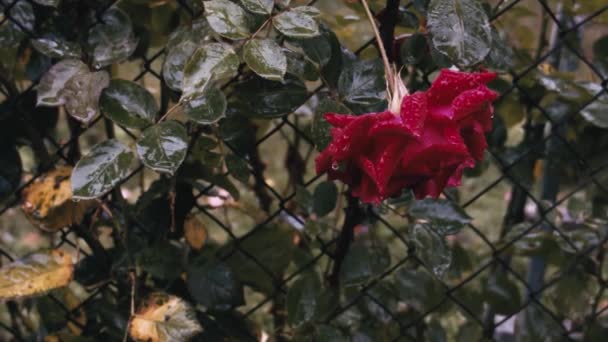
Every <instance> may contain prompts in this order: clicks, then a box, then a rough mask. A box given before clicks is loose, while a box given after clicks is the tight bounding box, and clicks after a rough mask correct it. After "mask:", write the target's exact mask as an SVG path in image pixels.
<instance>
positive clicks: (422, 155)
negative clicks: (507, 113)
mask: <svg viewBox="0 0 608 342" xmlns="http://www.w3.org/2000/svg"><path fill="white" fill-rule="evenodd" d="M495 77H496V75H495V74H494V73H490V72H481V73H464V72H457V71H451V70H447V69H444V70H442V71H441V72H440V74H439V76H438V77H437V79H436V80H435V81H434V82H433V84H432V85H431V87H430V88H429V89H428V90H427V91H424V92H418V93H415V94H413V95H409V96H405V97H404V98H403V100H402V103H401V113H400V115H399V116H397V115H395V114H393V113H391V112H389V111H387V112H382V113H370V114H365V115H361V116H353V115H340V114H333V113H328V114H326V115H325V118H326V119H327V121H328V122H329V123H330V124H331V125H332V126H334V128H332V131H331V135H332V141H331V143H330V144H329V146H328V147H327V148H326V149H325V150H324V151H323V152H322V153H321V154H320V155H319V156H318V157H317V159H316V160H315V162H316V171H317V173H322V172H327V173H328V175H329V178H330V179H339V180H341V181H343V182H344V183H346V184H349V185H350V186H351V188H352V193H353V195H354V196H357V197H360V199H361V201H363V202H365V203H379V202H381V201H382V200H383V199H385V198H388V197H392V196H397V195H399V194H400V193H401V191H402V190H403V189H404V188H407V187H411V188H412V189H413V191H414V194H415V195H416V198H423V197H425V196H432V197H437V196H439V194H441V191H443V189H444V188H445V187H446V186H457V185H460V180H461V178H462V172H463V170H464V168H466V167H469V168H470V167H474V166H475V163H476V161H480V160H481V159H482V158H483V153H484V151H485V149H486V148H487V143H486V139H485V133H486V132H489V131H490V130H491V129H492V114H493V112H494V110H493V107H492V101H494V100H495V99H496V97H497V96H498V95H497V94H496V93H495V92H493V91H492V90H490V89H488V88H487V87H486V84H487V83H488V82H489V81H491V80H493V79H494V78H495Z"/></svg>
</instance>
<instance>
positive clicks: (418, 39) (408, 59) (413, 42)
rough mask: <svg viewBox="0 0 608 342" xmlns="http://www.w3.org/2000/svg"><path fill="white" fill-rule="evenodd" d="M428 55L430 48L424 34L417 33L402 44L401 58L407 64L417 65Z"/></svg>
mask: <svg viewBox="0 0 608 342" xmlns="http://www.w3.org/2000/svg"><path fill="white" fill-rule="evenodd" d="M428 56H429V48H428V45H427V42H426V37H425V36H424V35H423V34H420V33H415V34H414V35H412V36H411V37H408V38H406V40H405V42H403V45H401V60H402V61H403V63H405V64H411V65H416V64H418V63H420V62H422V61H423V60H424V58H425V57H427V58H428Z"/></svg>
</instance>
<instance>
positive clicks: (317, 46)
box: [294, 27, 339, 66]
mask: <svg viewBox="0 0 608 342" xmlns="http://www.w3.org/2000/svg"><path fill="white" fill-rule="evenodd" d="M336 42H337V38H336V36H335V34H334V33H333V32H332V31H331V30H329V29H327V28H325V27H322V28H321V31H320V34H319V35H318V36H316V37H312V38H309V39H301V40H295V41H294V43H295V44H296V45H298V46H300V47H301V48H302V50H303V51H304V53H305V54H306V56H308V58H310V59H311V60H312V61H313V62H315V63H317V64H319V65H321V66H325V65H326V64H327V63H329V61H330V59H331V57H332V51H333V48H332V45H333V44H335V43H336ZM338 49H339V43H338Z"/></svg>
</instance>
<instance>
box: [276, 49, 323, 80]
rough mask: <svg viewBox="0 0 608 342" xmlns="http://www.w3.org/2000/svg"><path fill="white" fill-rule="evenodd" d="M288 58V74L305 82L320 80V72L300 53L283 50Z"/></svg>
mask: <svg viewBox="0 0 608 342" xmlns="http://www.w3.org/2000/svg"><path fill="white" fill-rule="evenodd" d="M283 52H284V53H285V57H287V73H289V74H292V75H294V76H296V77H297V78H299V79H301V80H303V81H316V80H318V79H319V70H318V69H317V67H316V66H315V65H314V64H313V63H312V62H311V61H309V60H308V59H307V58H306V57H305V56H303V55H302V54H300V53H297V52H294V51H290V50H287V49H285V50H283Z"/></svg>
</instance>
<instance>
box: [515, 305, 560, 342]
mask: <svg viewBox="0 0 608 342" xmlns="http://www.w3.org/2000/svg"><path fill="white" fill-rule="evenodd" d="M515 332H516V337H515V338H516V341H518V342H535V341H559V340H560V339H562V333H563V332H564V331H563V329H562V327H561V326H560V325H559V324H558V323H557V322H555V320H554V319H553V317H551V316H549V314H548V313H546V312H545V311H544V310H543V309H542V308H541V307H539V306H538V305H537V304H535V303H530V305H528V306H527V307H526V309H525V310H524V311H523V312H522V313H520V316H519V317H518V319H517V327H516V329H515Z"/></svg>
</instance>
